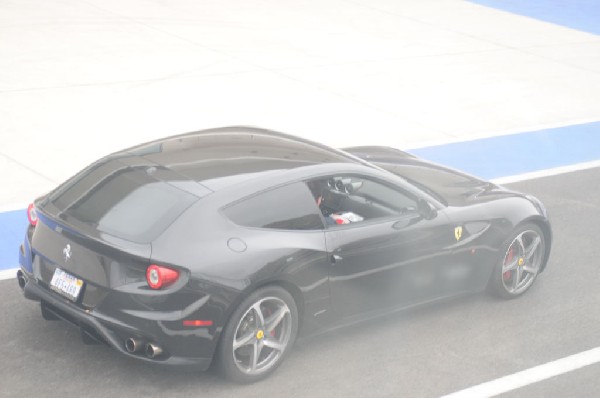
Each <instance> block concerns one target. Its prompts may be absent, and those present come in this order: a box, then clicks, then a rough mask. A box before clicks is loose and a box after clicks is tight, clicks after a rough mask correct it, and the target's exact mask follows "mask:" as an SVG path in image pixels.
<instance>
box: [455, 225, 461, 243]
mask: <svg viewBox="0 0 600 398" xmlns="http://www.w3.org/2000/svg"><path fill="white" fill-rule="evenodd" d="M461 236H462V227H460V226H459V227H456V228H454V237H455V238H456V241H457V242H458V241H459V240H460V238H461Z"/></svg>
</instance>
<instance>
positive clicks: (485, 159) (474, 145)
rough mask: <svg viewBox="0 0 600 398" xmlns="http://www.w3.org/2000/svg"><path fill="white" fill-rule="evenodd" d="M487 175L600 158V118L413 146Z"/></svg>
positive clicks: (424, 153) (430, 156)
mask: <svg viewBox="0 0 600 398" xmlns="http://www.w3.org/2000/svg"><path fill="white" fill-rule="evenodd" d="M410 152H412V153H413V154H415V155H417V156H419V157H422V158H424V159H427V160H431V161H433V162H436V163H440V164H443V165H447V166H450V167H453V168H455V169H459V170H462V171H465V172H467V173H470V174H473V175H476V176H479V177H482V178H485V179H492V178H499V177H506V176H513V175H518V174H523V173H529V172H533V171H539V170H545V169H551V168H554V167H560V166H568V165H572V164H577V163H583V162H589V161H593V160H599V159H600V122H594V123H587V124H578V125H573V126H567V127H559V128H554V129H547V130H540V131H532V132H527V133H519V134H511V135H505V136H497V137H490V138H484V139H479V140H474V141H468V142H457V143H452V144H445V145H438V146H432V147H427V148H419V149H414V150H411V151H410Z"/></svg>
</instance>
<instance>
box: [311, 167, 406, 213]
mask: <svg viewBox="0 0 600 398" xmlns="http://www.w3.org/2000/svg"><path fill="white" fill-rule="evenodd" d="M307 185H308V187H309V188H310V190H311V192H312V194H313V197H314V198H315V201H316V203H317V204H318V205H319V208H320V210H321V213H322V214H323V216H324V217H325V221H326V222H327V224H328V225H340V224H353V223H358V222H362V221H364V220H372V219H376V218H387V217H397V216H401V215H404V214H408V213H413V212H415V211H416V198H414V197H413V196H412V195H410V194H409V193H407V192H405V191H403V190H402V189H401V188H399V187H394V186H391V185H388V184H385V183H382V182H380V181H377V180H374V179H371V178H366V177H362V176H332V177H329V178H322V179H317V180H313V181H309V182H308V183H307Z"/></svg>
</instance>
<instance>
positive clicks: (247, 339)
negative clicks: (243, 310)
mask: <svg viewBox="0 0 600 398" xmlns="http://www.w3.org/2000/svg"><path fill="white" fill-rule="evenodd" d="M254 338H255V335H254V331H250V333H247V334H245V335H244V336H242V337H240V338H239V339H235V340H234V341H233V350H234V351H235V350H237V349H238V348H240V347H243V346H245V345H248V344H252V342H253V341H254Z"/></svg>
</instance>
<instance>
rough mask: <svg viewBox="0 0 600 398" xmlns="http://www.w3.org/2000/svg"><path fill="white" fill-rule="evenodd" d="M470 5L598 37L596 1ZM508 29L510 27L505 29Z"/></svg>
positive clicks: (489, 0)
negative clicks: (481, 6)
mask: <svg viewBox="0 0 600 398" xmlns="http://www.w3.org/2000/svg"><path fill="white" fill-rule="evenodd" d="M470 1H471V2H472V3H476V4H480V5H484V6H488V7H492V8H496V9H499V10H503V11H508V12H511V13H513V14H519V15H524V16H526V17H530V18H535V19H539V20H542V21H545V22H550V23H554V24H557V25H562V26H566V27H568V28H572V29H577V30H581V31H584V32H588V33H593V34H596V35H600V1H598V0H562V1H559V0H470ZM507 29H510V27H507Z"/></svg>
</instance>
